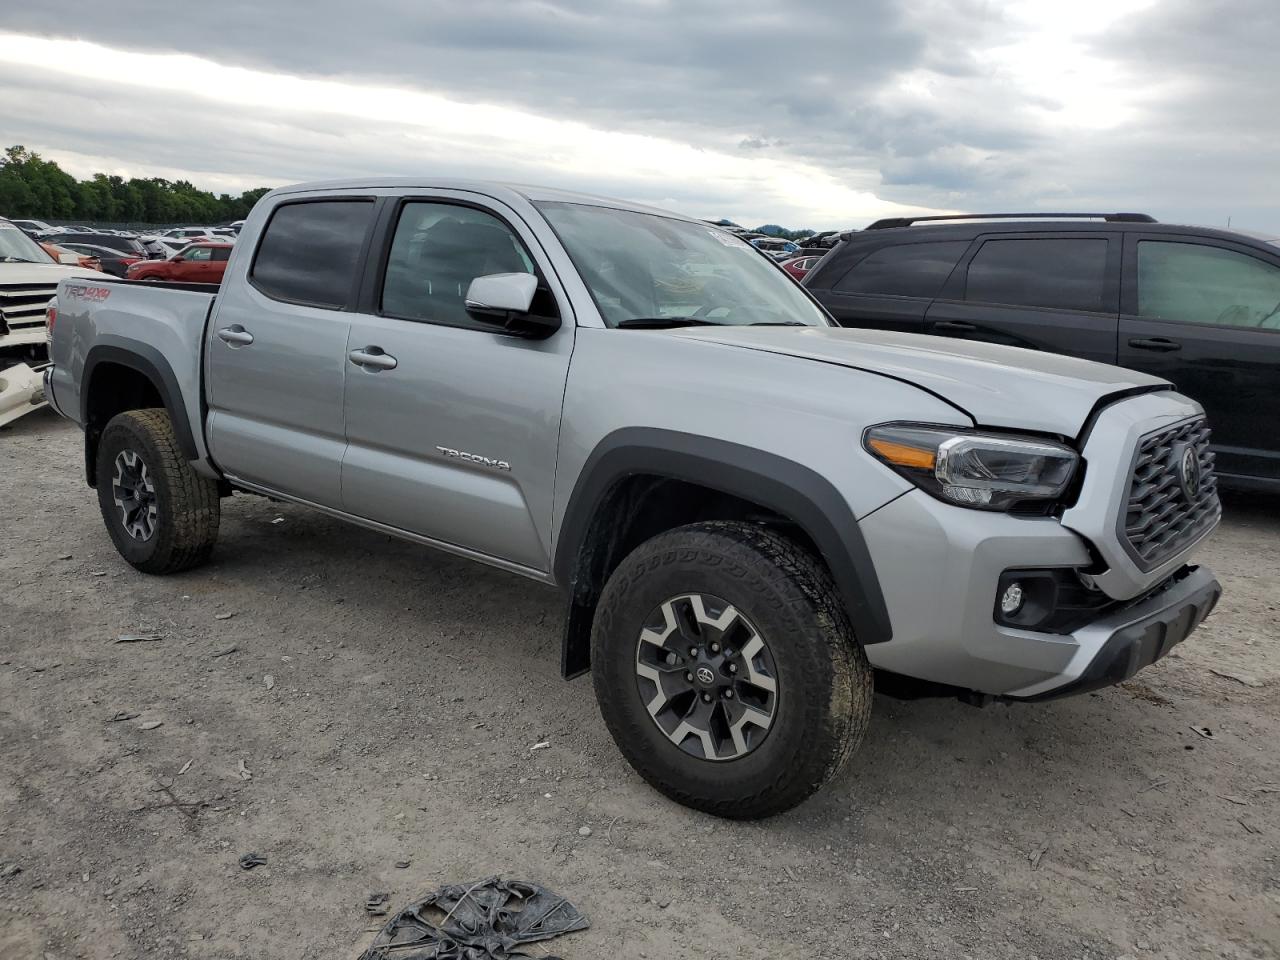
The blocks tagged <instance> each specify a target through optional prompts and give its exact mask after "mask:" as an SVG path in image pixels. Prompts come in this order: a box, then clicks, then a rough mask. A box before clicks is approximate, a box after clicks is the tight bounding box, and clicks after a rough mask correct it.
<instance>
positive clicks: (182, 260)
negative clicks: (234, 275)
mask: <svg viewBox="0 0 1280 960" xmlns="http://www.w3.org/2000/svg"><path fill="white" fill-rule="evenodd" d="M230 256H231V244H229V243H193V244H191V245H190V246H186V247H183V248H182V249H181V250H180V251H178V252H177V253H175V254H174V255H173V256H172V257H170V258H169V259H168V260H141V261H139V262H138V263H135V264H132V265H130V267H129V270H128V273H126V274H125V276H126V277H127V278H128V279H130V280H178V281H182V282H183V283H221V282H222V275H223V274H224V273H225V272H226V270H227V260H228V259H229V258H230Z"/></svg>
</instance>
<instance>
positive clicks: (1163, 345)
mask: <svg viewBox="0 0 1280 960" xmlns="http://www.w3.org/2000/svg"><path fill="white" fill-rule="evenodd" d="M1129 346H1131V347H1134V348H1136V349H1138V350H1155V351H1156V352H1157V353H1170V352H1172V351H1174V350H1181V349H1182V344H1180V343H1179V342H1178V341H1177V340H1170V339H1169V338H1168V337H1138V338H1136V339H1133V340H1130V341H1129Z"/></svg>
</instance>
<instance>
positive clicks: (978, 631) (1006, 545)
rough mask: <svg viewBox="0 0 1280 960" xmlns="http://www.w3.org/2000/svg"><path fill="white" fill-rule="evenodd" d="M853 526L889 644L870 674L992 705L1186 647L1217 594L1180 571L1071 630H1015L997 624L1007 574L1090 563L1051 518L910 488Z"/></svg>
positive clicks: (1071, 688) (875, 652) (1116, 674)
mask: <svg viewBox="0 0 1280 960" xmlns="http://www.w3.org/2000/svg"><path fill="white" fill-rule="evenodd" d="M859 527H860V529H861V530H862V533H863V536H864V537H865V538H866V541H867V547H868V549H869V550H870V552H871V555H872V556H873V557H874V558H875V562H876V572H877V574H878V575H879V580H880V586H881V590H882V592H883V594H884V598H885V603H886V605H887V606H888V609H889V616H890V620H891V622H892V623H893V639H892V640H890V641H889V642H888V643H877V644H871V645H868V646H867V647H866V648H865V649H866V653H867V657H868V659H869V660H870V661H871V664H872V666H874V667H876V668H877V669H880V670H887V671H890V672H892V673H898V674H902V675H904V676H908V677H914V678H916V679H920V680H929V681H933V682H934V683H940V684H946V685H948V686H952V687H959V688H962V689H965V690H974V691H977V692H979V693H985V694H990V695H993V696H999V697H1011V698H1021V699H1047V698H1048V697H1049V696H1050V695H1066V694H1068V693H1078V692H1083V691H1084V690H1087V689H1093V688H1094V687H1096V686H1100V685H1103V684H1105V683H1114V682H1117V680H1123V679H1126V678H1127V677H1128V676H1129V675H1131V674H1132V672H1133V671H1135V670H1137V669H1140V668H1141V667H1143V666H1145V665H1146V664H1147V663H1150V662H1152V661H1153V660H1155V659H1157V658H1158V657H1160V656H1163V655H1164V654H1165V653H1167V652H1168V650H1169V648H1170V647H1172V646H1173V644H1174V643H1175V642H1179V641H1181V640H1182V639H1184V638H1185V637H1186V636H1187V634H1189V633H1190V632H1191V630H1192V629H1194V628H1195V627H1196V626H1198V625H1199V623H1200V621H1201V620H1203V619H1204V617H1205V616H1206V615H1207V614H1208V613H1209V611H1210V610H1211V609H1212V607H1213V604H1214V602H1216V600H1217V597H1218V595H1219V594H1220V593H1221V588H1220V587H1219V586H1218V584H1217V581H1216V580H1214V579H1213V575H1212V573H1210V572H1209V571H1208V570H1207V569H1206V568H1203V567H1201V568H1198V569H1193V568H1185V567H1184V568H1183V569H1181V570H1179V571H1175V572H1174V573H1173V574H1170V575H1169V576H1166V577H1165V579H1164V580H1162V581H1160V582H1158V583H1155V584H1149V585H1148V586H1147V588H1146V590H1144V591H1143V592H1142V593H1140V594H1138V595H1136V596H1133V597H1130V598H1128V599H1126V600H1112V601H1111V602H1110V603H1109V604H1108V605H1107V606H1106V607H1105V608H1104V609H1103V610H1102V611H1101V612H1100V613H1099V614H1098V615H1097V616H1096V617H1094V618H1093V619H1092V620H1089V621H1088V622H1086V623H1085V624H1084V625H1083V626H1080V627H1077V628H1075V629H1074V630H1073V631H1072V632H1070V633H1046V632H1043V631H1037V630H1026V629H1019V628H1016V627H1010V626H1003V625H1001V624H999V623H997V622H996V620H995V618H994V615H993V607H994V603H995V599H996V593H997V587H998V584H999V582H1000V576H1001V574H1002V573H1003V572H1004V571H1006V570H1010V569H1022V568H1037V569H1045V568H1053V567H1057V568H1063V569H1075V570H1079V569H1085V568H1088V567H1089V566H1090V565H1091V564H1092V563H1093V562H1094V557H1093V555H1092V554H1091V553H1090V550H1089V546H1088V544H1087V543H1086V541H1085V540H1084V539H1083V538H1082V537H1080V536H1079V534H1077V533H1075V532H1074V531H1072V530H1069V529H1067V528H1066V527H1065V526H1063V525H1062V524H1061V523H1060V522H1058V521H1057V520H1056V519H1054V518H1052V517H1044V518H1027V517H1013V516H1008V515H1006V514H999V513H986V512H982V511H978V510H965V509H963V508H961V507H954V506H951V505H949V504H945V503H942V502H941V501H938V500H935V499H934V498H932V497H930V496H929V495H928V494H926V493H924V492H922V491H912V492H911V493H908V494H905V495H904V496H901V497H899V498H898V499H897V500H894V501H893V502H892V503H890V504H888V505H887V506H884V507H882V508H881V509H879V510H877V511H875V512H874V513H872V514H871V515H870V516H868V517H865V518H864V519H863V520H862V521H861V522H860V523H859ZM1185 562H1186V561H1185V559H1184V560H1183V563H1184V564H1185ZM1188 608H1192V612H1190V613H1187V612H1186V611H1187V609H1188ZM1161 625H1163V626H1161ZM1148 629H1151V630H1154V631H1155V633H1153V634H1152V636H1151V637H1148V635H1147V632H1146V631H1147V630H1148ZM1162 630H1163V634H1162V633H1161V631H1162ZM1175 636H1176V640H1175V639H1171V638H1173V637H1175ZM1117 637H1120V638H1121V639H1116V638H1117ZM1153 638H1154V639H1153ZM1128 641H1132V643H1130V642H1128ZM1130 667H1132V669H1130ZM1092 680H1098V681H1099V682H1097V683H1091V681H1092Z"/></svg>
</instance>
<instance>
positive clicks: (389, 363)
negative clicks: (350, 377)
mask: <svg viewBox="0 0 1280 960" xmlns="http://www.w3.org/2000/svg"><path fill="white" fill-rule="evenodd" d="M347 357H348V358H349V359H350V360H351V362H352V363H354V364H355V365H356V366H357V367H367V368H371V369H373V370H394V369H395V368H396V366H397V361H396V358H395V357H393V356H391V354H389V353H385V352H383V349H382V348H381V347H365V348H364V349H363V350H352V351H351V352H350V353H349V354H347Z"/></svg>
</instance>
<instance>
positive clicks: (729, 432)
mask: <svg viewBox="0 0 1280 960" xmlns="http://www.w3.org/2000/svg"><path fill="white" fill-rule="evenodd" d="M57 301H58V302H57V312H56V323H55V325H54V328H53V331H52V360H53V364H52V367H51V368H50V369H49V370H48V371H47V372H46V374H45V390H46V394H47V397H48V399H49V402H50V403H51V404H52V405H53V406H54V407H55V408H56V409H57V410H58V411H59V412H60V413H62V414H63V415H64V416H66V417H69V418H71V419H73V420H74V421H75V422H76V423H78V424H79V425H80V426H81V427H82V428H83V430H84V437H85V443H84V457H85V460H84V467H85V476H86V479H87V481H88V483H89V485H90V486H91V487H93V488H95V489H96V491H97V497H98V502H99V504H100V506H101V510H102V516H103V519H104V521H105V523H106V527H107V531H108V533H109V534H110V537H111V539H112V541H113V542H114V544H115V546H116V548H117V550H118V551H119V552H120V554H121V555H122V556H123V557H124V559H125V560H126V561H127V562H128V563H130V564H132V565H133V566H134V567H136V568H137V569H138V570H140V571H142V572H144V573H150V574H166V573H174V572H176V571H180V570H186V569H188V568H191V567H194V566H196V565H198V564H200V563H201V562H203V561H205V560H206V559H207V558H208V557H209V555H210V553H211V551H212V550H213V548H214V542H215V540H216V538H217V534H218V522H219V510H220V503H221V499H222V498H225V497H227V496H230V495H231V494H233V493H234V492H244V493H250V494H258V495H264V496H269V497H273V498H277V499H280V500H286V501H293V502H296V503H299V504H304V505H307V506H310V507H313V508H315V509H317V510H320V511H323V512H325V513H327V514H330V515H333V516H336V517H340V518H342V519H344V520H347V521H350V522H351V523H354V524H358V525H360V526H363V527H367V528H370V529H373V530H377V531H381V532H385V533H389V534H394V535H396V536H399V537H404V538H407V539H409V540H412V541H416V542H418V543H421V544H425V545H428V546H431V547H435V548H438V549H441V550H444V551H447V552H449V553H452V554H456V555H458V556H461V557H466V558H470V559H473V560H477V561H481V562H484V563H488V564H491V565H493V566H496V567H499V568H501V569H503V570H507V571H510V572H512V573H515V574H519V575H522V576H525V577H528V578H530V579H532V580H536V581H539V582H542V583H545V584H549V585H553V586H555V587H558V588H559V589H560V590H561V591H562V592H563V594H564V597H565V620H564V634H563V641H562V646H561V650H562V669H563V673H564V675H565V676H566V677H574V676H577V675H579V674H583V673H587V672H590V673H591V675H592V679H593V682H594V685H595V690H596V695H597V699H598V701H599V705H600V710H601V712H602V714H603V717H604V721H605V723H606V725H607V726H608V729H609V731H610V733H611V734H612V736H613V738H614V740H615V741H616V743H617V745H618V747H619V749H620V750H621V751H622V753H623V754H624V755H625V756H626V758H627V759H628V760H629V761H630V763H631V764H632V765H633V766H634V767H635V769H636V770H637V771H638V772H639V773H640V775H641V776H642V777H644V779H645V780H647V781H648V782H649V783H651V784H652V785H653V786H654V787H656V788H657V789H659V790H661V791H662V792H664V793H666V794H667V795H669V796H670V797H672V798H674V799H675V800H677V801H679V802H681V803H684V804H687V805H690V806H693V807H697V808H699V809H702V810H706V811H710V812H712V813H715V814H719V815H722V816H727V817H741V818H749V817H761V816H766V815H769V814H773V813H777V812H779V811H782V810H786V809H788V808H790V807H792V806H794V805H795V804H797V803H799V802H800V801H801V800H803V799H804V798H805V797H807V796H809V795H810V794H812V793H813V792H814V791H815V790H817V789H818V788H819V787H821V786H822V785H823V784H824V783H825V782H827V781H829V780H830V779H831V778H832V777H833V776H834V775H835V774H836V772H837V771H839V770H840V768H841V767H842V765H843V764H844V763H845V761H846V760H847V759H848V758H849V757H850V755H851V754H852V753H853V752H854V750H855V748H856V747H857V746H858V744H859V742H860V741H861V739H862V738H863V736H864V733H865V731H866V729H867V724H868V719H869V715H870V711H871V705H872V691H873V681H874V679H875V678H876V677H877V676H878V677H880V678H882V679H883V680H884V682H885V688H886V689H891V688H894V687H896V688H897V689H898V690H900V691H905V690H907V689H908V688H913V689H914V690H916V691H924V692H947V693H952V694H955V695H958V696H961V697H963V698H965V699H968V700H971V701H985V700H989V699H1000V700H1004V701H1036V700H1044V699H1048V698H1053V697H1060V696H1065V695H1068V694H1073V693H1080V692H1083V691H1087V690H1092V689H1096V688H1098V687H1101V686H1104V685H1107V684H1113V683H1117V682H1119V681H1122V680H1124V679H1126V678H1128V677H1130V676H1131V675H1133V674H1134V673H1135V672H1136V671H1137V670H1139V669H1141V668H1142V667H1144V666H1146V665H1148V664H1150V663H1152V662H1153V661H1155V660H1157V659H1158V658H1160V657H1161V656H1163V655H1164V654H1166V653H1168V651H1169V650H1170V649H1171V648H1172V647H1173V646H1174V645H1175V644H1177V643H1179V642H1180V641H1182V640H1183V639H1184V638H1185V637H1186V636H1187V635H1188V634H1189V633H1190V632H1191V631H1192V630H1193V629H1194V628H1195V627H1196V626H1197V625H1198V624H1199V623H1200V622H1201V621H1202V620H1203V619H1204V617H1205V616H1207V615H1208V613H1209V612H1210V610H1211V609H1212V608H1213V606H1214V604H1215V602H1216V601H1217V599H1218V597H1219V595H1220V592H1221V591H1220V587H1219V585H1218V583H1217V582H1216V580H1215V579H1214V577H1213V575H1212V574H1211V573H1210V571H1209V570H1207V569H1205V568H1204V567H1198V566H1195V565H1193V564H1192V563H1190V562H1189V558H1190V555H1191V553H1192V551H1193V550H1194V548H1195V547H1196V546H1197V544H1199V543H1200V542H1201V541H1202V540H1203V539H1204V538H1205V537H1206V536H1207V535H1208V534H1209V533H1210V532H1211V531H1212V530H1213V529H1214V527H1215V526H1216V525H1217V523H1218V520H1219V515H1220V507H1219V503H1218V497H1217V492H1216V480H1215V477H1214V471H1213V454H1212V453H1211V452H1210V449H1209V429H1208V426H1207V425H1206V423H1205V418H1204V415H1203V411H1202V409H1201V408H1200V406H1199V405H1198V404H1196V403H1195V402H1194V401H1193V400H1191V399H1188V398H1187V397H1185V396H1182V395H1180V394H1178V393H1177V392H1175V391H1174V390H1173V388H1172V387H1171V386H1170V384H1169V383H1167V382H1166V381H1164V380H1161V379H1158V378H1155V377H1152V376H1148V375H1145V374H1141V373H1135V372H1132V371H1129V370H1123V369H1119V368H1117V367H1112V366H1107V365H1103V364H1099V363H1092V362H1088V361H1083V360H1077V359H1073V358H1068V357H1062V356H1055V355H1050V354H1045V353H1039V352H1033V351H1028V350H1021V349H1016V348H1011V347H1005V346H999V345H991V344H983V343H972V342H957V341H955V340H944V339H935V338H923V337H918V336H912V335H905V334H895V333H892V332H877V331H858V330H842V329H838V328H837V327H836V326H835V324H834V323H833V321H832V320H831V318H830V316H829V315H828V314H827V313H826V312H825V311H824V310H823V309H822V308H821V307H820V306H819V305H818V304H817V303H816V302H815V301H814V300H813V299H812V297H811V296H810V295H809V294H808V293H807V292H806V291H805V290H804V289H803V288H802V287H801V286H800V285H798V284H797V283H795V282H794V281H792V280H791V279H790V278H789V277H788V276H787V275H786V274H785V273H784V272H783V271H782V270H780V269H779V268H778V267H777V266H776V265H775V264H773V263H772V262H771V261H770V260H769V259H768V258H767V257H765V256H764V255H762V254H761V253H760V252H758V251H756V250H755V249H753V248H752V247H751V246H750V245H749V244H747V243H745V242H743V241H742V240H740V239H738V238H736V237H734V236H733V235H731V234H729V233H727V232H725V231H723V230H720V229H719V228H717V227H714V226H710V225H708V224H706V223H704V222H700V221H697V220H693V219H691V218H688V217H684V216H680V215H677V214H672V213H667V212H664V211H660V210H654V209H649V208H645V207H641V206H637V205H634V204H630V203H624V202H620V201H614V200H605V199H599V198H595V197H589V196H584V195H581V194H576V193H568V192H564V191H559V190H552V189H539V188H530V187H524V186H518V187H517V186H502V185H495V184H489V183H479V182H472V181H448V180H432V179H421V180H419V179H369V180H350V181H344V182H330V183H320V184H306V185H300V186H293V187H288V188H283V189H279V190H276V191H274V192H272V193H270V194H268V195H267V196H266V197H265V198H263V200H262V201H261V202H259V203H258V205H257V206H256V207H255V208H254V210H253V212H252V214H251V215H250V217H249V218H248V220H247V221H246V222H245V225H244V228H243V231H242V233H241V235H240V240H239V242H238V243H237V244H236V245H235V248H234V249H233V251H232V252H231V255H230V260H229V262H228V264H227V268H226V273H225V277H224V279H223V282H222V285H221V288H220V289H219V290H217V291H214V290H212V289H211V288H209V287H207V286H203V285H198V284H190V285H181V284H178V285H173V286H167V287H165V288H163V289H158V288H156V287H154V286H152V285H147V284H142V283H134V282H129V281H122V280H111V279H107V278H102V279H99V280H95V281H92V282H85V281H81V280H68V281H64V282H63V283H62V284H61V285H60V286H59V289H58V297H57Z"/></svg>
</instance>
